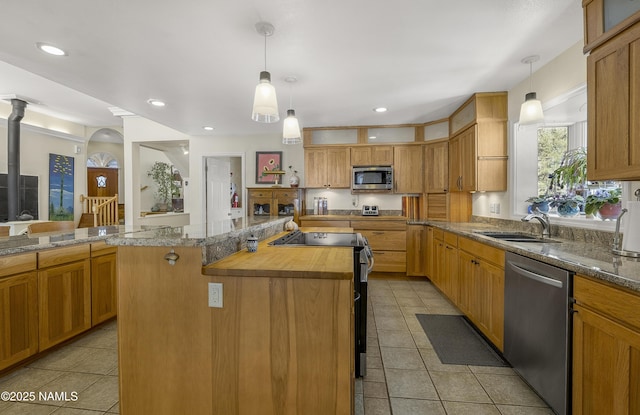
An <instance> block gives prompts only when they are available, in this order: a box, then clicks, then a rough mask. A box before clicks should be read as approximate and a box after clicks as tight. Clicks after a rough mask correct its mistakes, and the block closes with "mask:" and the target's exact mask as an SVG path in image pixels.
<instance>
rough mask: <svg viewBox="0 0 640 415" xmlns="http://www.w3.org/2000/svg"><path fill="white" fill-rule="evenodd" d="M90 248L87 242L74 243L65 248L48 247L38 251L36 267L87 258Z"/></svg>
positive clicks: (45, 266)
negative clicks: (45, 249)
mask: <svg viewBox="0 0 640 415" xmlns="http://www.w3.org/2000/svg"><path fill="white" fill-rule="evenodd" d="M90 252H91V248H90V246H89V244H82V245H74V246H69V247H66V248H56V249H50V250H48V251H41V252H38V268H47V267H52V266H54V265H60V264H66V263H69V262H75V261H80V260H81V259H85V258H89V255H90Z"/></svg>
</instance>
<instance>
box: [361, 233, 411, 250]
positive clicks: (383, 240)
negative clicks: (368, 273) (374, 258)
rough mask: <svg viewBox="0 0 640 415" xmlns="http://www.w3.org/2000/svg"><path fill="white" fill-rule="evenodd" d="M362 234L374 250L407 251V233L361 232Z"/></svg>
mask: <svg viewBox="0 0 640 415" xmlns="http://www.w3.org/2000/svg"><path fill="white" fill-rule="evenodd" d="M360 233H362V235H363V236H364V237H365V238H367V240H368V241H369V245H370V246H371V249H373V250H383V251H406V250H407V233H406V232H405V231H360Z"/></svg>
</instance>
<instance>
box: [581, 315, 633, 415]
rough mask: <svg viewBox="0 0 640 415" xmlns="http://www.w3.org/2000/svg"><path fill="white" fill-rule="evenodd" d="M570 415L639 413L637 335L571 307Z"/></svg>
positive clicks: (600, 316) (610, 321)
mask: <svg viewBox="0 0 640 415" xmlns="http://www.w3.org/2000/svg"><path fill="white" fill-rule="evenodd" d="M574 310H575V311H576V313H574V314H573V414H574V415H583V414H584V415H591V414H594V415H595V414H611V415H623V414H624V415H627V414H638V413H640V333H639V332H637V331H633V330H630V329H629V328H628V327H626V326H623V325H621V324H618V323H617V322H615V321H613V320H610V319H608V318H606V317H604V316H602V315H600V314H598V313H594V312H592V311H591V310H589V309H587V308H584V307H581V306H580V305H575V306H574Z"/></svg>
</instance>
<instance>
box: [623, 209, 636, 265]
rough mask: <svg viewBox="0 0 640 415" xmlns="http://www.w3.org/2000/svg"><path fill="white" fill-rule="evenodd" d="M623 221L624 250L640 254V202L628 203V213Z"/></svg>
mask: <svg viewBox="0 0 640 415" xmlns="http://www.w3.org/2000/svg"><path fill="white" fill-rule="evenodd" d="M622 221H623V222H624V232H623V234H624V236H623V238H622V250H623V251H633V252H640V202H636V201H628V202H627V213H625V215H624V216H623V217H622Z"/></svg>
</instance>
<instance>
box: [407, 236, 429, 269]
mask: <svg viewBox="0 0 640 415" xmlns="http://www.w3.org/2000/svg"><path fill="white" fill-rule="evenodd" d="M426 250H427V228H426V227H425V226H424V225H407V276H409V277H424V276H426V275H427V257H426V255H425V252H426Z"/></svg>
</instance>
